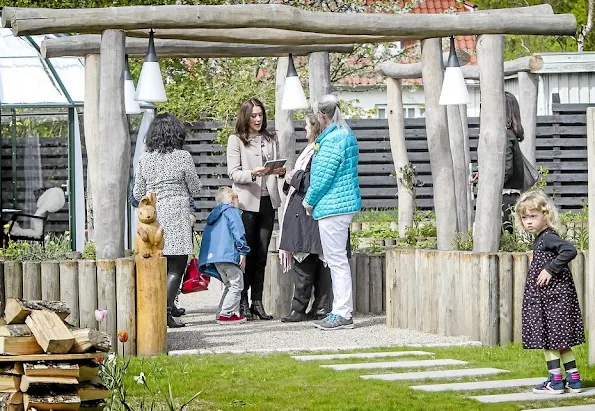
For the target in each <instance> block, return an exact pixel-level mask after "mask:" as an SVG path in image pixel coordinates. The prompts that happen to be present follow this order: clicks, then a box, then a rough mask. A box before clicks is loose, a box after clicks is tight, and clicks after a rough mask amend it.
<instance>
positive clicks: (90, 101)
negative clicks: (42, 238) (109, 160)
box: [83, 54, 100, 240]
mask: <svg viewBox="0 0 595 411" xmlns="http://www.w3.org/2000/svg"><path fill="white" fill-rule="evenodd" d="M99 71H100V68H99V54H90V55H88V56H86V57H85V112H84V119H83V122H84V129H85V149H86V150H87V226H88V229H89V239H91V240H94V239H95V234H94V233H95V231H94V228H93V227H94V218H93V210H94V209H95V205H94V200H93V198H94V197H95V196H94V195H93V187H94V186H95V185H96V184H98V183H97V182H96V181H95V180H96V179H97V178H100V175H99V171H98V170H99V157H98V156H99V143H100V140H99Z"/></svg>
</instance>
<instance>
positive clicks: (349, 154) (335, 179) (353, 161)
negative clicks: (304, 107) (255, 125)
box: [303, 94, 362, 330]
mask: <svg viewBox="0 0 595 411" xmlns="http://www.w3.org/2000/svg"><path fill="white" fill-rule="evenodd" d="M314 112H315V113H317V116H318V120H319V121H320V124H321V125H322V128H323V129H324V131H323V132H322V134H320V136H318V138H317V139H316V143H315V145H314V150H315V154H314V158H313V159H312V169H311V175H310V187H309V188H308V192H307V193H306V196H305V197H304V201H303V205H304V208H306V211H307V212H309V213H312V216H313V217H314V219H315V220H318V229H319V231H320V240H321V242H322V250H323V255H324V260H325V261H326V263H327V264H328V266H329V267H330V269H331V278H332V282H333V309H332V311H331V312H330V313H329V314H328V315H327V316H326V318H324V319H323V320H321V321H315V322H314V325H315V326H316V327H318V328H320V329H323V330H337V329H341V328H353V327H354V325H353V318H352V312H353V297H352V285H351V268H350V267H349V260H348V259H347V247H346V245H347V241H349V224H350V222H351V219H352V218H353V215H354V214H355V213H357V212H358V211H359V210H360V208H361V205H362V200H361V193H360V189H359V182H358V176H357V162H358V159H359V149H358V147H357V139H356V138H355V135H354V134H353V131H352V130H351V129H350V128H349V126H348V125H347V123H345V120H344V119H343V114H342V113H341V110H340V108H339V101H338V99H337V97H335V96H334V95H332V94H327V95H325V96H322V97H321V98H320V99H319V100H318V102H316V103H315V104H314Z"/></svg>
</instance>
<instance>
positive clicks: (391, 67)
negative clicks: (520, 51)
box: [378, 50, 543, 80]
mask: <svg viewBox="0 0 595 411" xmlns="http://www.w3.org/2000/svg"><path fill="white" fill-rule="evenodd" d="M457 53H458V50H457ZM542 68H543V58H542V57H541V56H539V55H537V54H534V55H533V56H527V57H521V58H518V59H516V60H510V61H505V62H504V75H505V76H512V75H514V74H517V73H518V72H520V71H528V72H534V71H539V70H541V69H542ZM461 71H462V72H463V77H465V78H466V79H470V80H479V69H478V67H477V66H464V67H461ZM378 72H379V73H380V74H382V75H384V76H386V77H391V78H396V79H418V78H421V63H413V64H398V63H393V62H388V61H387V62H384V63H380V64H379V65H378Z"/></svg>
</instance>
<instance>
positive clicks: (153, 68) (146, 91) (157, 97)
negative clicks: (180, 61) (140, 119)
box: [135, 30, 167, 103]
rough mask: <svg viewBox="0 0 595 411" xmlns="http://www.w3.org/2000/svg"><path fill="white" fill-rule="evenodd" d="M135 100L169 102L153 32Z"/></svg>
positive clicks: (151, 32)
mask: <svg viewBox="0 0 595 411" xmlns="http://www.w3.org/2000/svg"><path fill="white" fill-rule="evenodd" d="M135 100H137V101H150V102H153V103H155V102H160V101H166V100H167V96H166V95H165V87H164V85H163V78H162V77H161V69H160V68H159V60H158V59H157V53H156V52H155V42H154V40H153V30H151V31H150V33H149V49H148V51H147V54H146V55H145V61H144V63H143V68H142V69H141V72H140V77H139V79H138V84H137V87H136V95H135Z"/></svg>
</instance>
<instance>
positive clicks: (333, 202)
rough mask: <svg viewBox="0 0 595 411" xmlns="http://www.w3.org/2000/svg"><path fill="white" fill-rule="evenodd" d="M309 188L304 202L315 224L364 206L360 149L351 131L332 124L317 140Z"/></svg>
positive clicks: (353, 211) (354, 211) (355, 210)
mask: <svg viewBox="0 0 595 411" xmlns="http://www.w3.org/2000/svg"><path fill="white" fill-rule="evenodd" d="M314 149H315V150H316V151H315V154H314V158H313V159H312V170H311V174H310V187H309V188H308V192H307V193H306V197H305V198H304V201H305V202H306V203H308V204H309V205H311V206H313V207H314V212H313V214H312V216H313V217H314V219H315V220H319V219H321V218H324V217H330V216H334V215H339V214H350V213H356V212H358V211H359V210H360V208H361V206H362V198H361V193H360V189H359V182H358V178H357V162H358V159H359V149H358V147H357V140H356V138H355V135H354V134H353V131H351V129H350V128H346V129H345V128H341V127H337V125H336V124H331V125H330V126H328V127H327V128H326V130H324V131H323V132H322V134H321V135H320V136H318V138H317V139H316V145H315V146H314Z"/></svg>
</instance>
